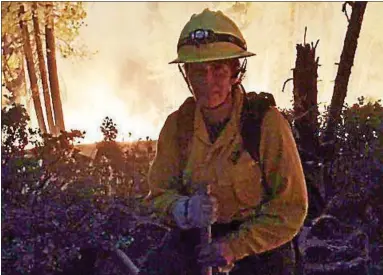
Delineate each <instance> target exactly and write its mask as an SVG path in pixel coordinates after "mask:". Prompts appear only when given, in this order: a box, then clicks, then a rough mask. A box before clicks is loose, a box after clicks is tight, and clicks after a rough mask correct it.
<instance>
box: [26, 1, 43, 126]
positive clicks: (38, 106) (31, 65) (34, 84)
mask: <svg viewBox="0 0 383 275" xmlns="http://www.w3.org/2000/svg"><path fill="white" fill-rule="evenodd" d="M23 16H25V9H24V6H23V5H20V22H19V24H20V28H21V30H22V33H23V39H24V53H25V60H26V62H27V68H28V74H29V80H30V83H31V89H32V99H33V104H34V107H35V111H36V116H37V122H38V125H39V128H40V130H41V132H42V133H46V132H47V128H46V126H45V121H44V115H43V109H42V107H41V101H40V95H39V89H38V85H37V77H36V70H35V66H34V62H33V55H32V47H31V41H30V39H29V32H28V26H27V24H25V23H24V21H23V20H24V19H23Z"/></svg>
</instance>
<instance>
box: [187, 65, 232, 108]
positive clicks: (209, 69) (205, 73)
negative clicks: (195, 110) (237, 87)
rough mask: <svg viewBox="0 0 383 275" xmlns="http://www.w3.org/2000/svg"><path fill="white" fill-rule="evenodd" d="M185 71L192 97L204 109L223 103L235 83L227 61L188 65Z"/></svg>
mask: <svg viewBox="0 0 383 275" xmlns="http://www.w3.org/2000/svg"><path fill="white" fill-rule="evenodd" d="M185 69H186V75H187V77H188V79H189V81H190V84H191V86H192V88H193V93H194V96H195V98H196V100H197V102H199V103H200V104H201V106H202V107H204V108H214V107H216V106H218V105H220V104H221V103H223V102H224V101H225V99H226V98H227V97H228V96H229V93H230V92H231V87H232V85H233V84H234V83H235V81H236V79H235V78H234V77H233V69H232V66H230V63H229V62H228V61H213V62H203V63H189V64H186V66H185Z"/></svg>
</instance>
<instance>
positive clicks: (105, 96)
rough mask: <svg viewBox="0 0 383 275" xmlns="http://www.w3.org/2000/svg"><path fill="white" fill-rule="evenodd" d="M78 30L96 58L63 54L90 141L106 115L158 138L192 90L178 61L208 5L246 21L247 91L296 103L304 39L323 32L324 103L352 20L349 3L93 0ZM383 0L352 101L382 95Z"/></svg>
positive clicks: (64, 73)
mask: <svg viewBox="0 0 383 275" xmlns="http://www.w3.org/2000/svg"><path fill="white" fill-rule="evenodd" d="M86 7H87V13H88V15H87V18H86V20H85V23H86V24H87V26H86V27H84V28H83V29H82V30H81V32H80V35H79V37H78V41H77V42H78V43H84V44H85V45H86V46H87V47H88V48H89V50H90V51H97V53H96V54H95V55H93V56H92V57H91V58H90V59H85V60H78V59H62V58H60V57H58V71H59V79H60V87H61V91H62V101H63V110H64V117H65V123H66V128H67V130H70V129H80V130H85V131H86V132H87V134H86V138H85V140H84V141H85V142H95V141H100V140H101V139H102V134H101V131H100V128H99V127H100V125H101V122H102V120H103V118H104V117H106V116H109V117H111V118H112V119H113V120H114V122H115V123H116V124H117V128H118V129H119V135H118V138H117V140H119V141H128V140H129V133H131V134H132V135H131V136H130V140H131V139H138V138H143V139H144V138H146V136H149V137H150V138H152V139H157V138H158V135H159V132H160V130H161V127H162V126H163V123H164V121H165V119H166V117H167V116H168V115H169V114H170V113H171V112H173V111H175V110H176V109H177V108H178V107H179V106H180V105H181V104H182V102H183V101H184V100H185V99H186V98H187V97H188V96H190V92H189V90H188V89H187V86H186V84H185V82H184V80H183V78H182V76H181V74H180V73H179V71H178V68H177V66H176V65H169V64H168V62H170V61H171V60H173V59H174V58H176V45H177V41H178V38H179V35H180V32H181V30H182V28H183V26H184V25H185V24H186V23H187V21H188V20H189V19H190V17H191V15H192V14H194V13H200V12H202V10H203V9H204V8H207V7H208V8H211V9H212V10H222V11H223V12H224V13H225V14H227V15H228V16H229V17H231V18H232V19H233V20H234V21H235V22H236V23H237V24H238V25H239V27H240V29H241V31H242V33H243V35H244V37H245V39H246V40H247V45H248V50H249V51H252V52H254V53H256V56H255V57H251V58H249V59H248V69H247V73H246V77H245V79H244V87H245V89H246V90H247V91H266V92H270V93H272V94H273V95H274V97H275V99H276V101H277V104H278V106H280V107H282V108H291V107H292V102H291V100H292V96H293V95H292V82H289V83H288V84H287V85H286V88H285V91H284V92H282V86H283V83H284V81H285V80H287V79H288V78H291V77H292V70H291V69H292V68H294V64H295V58H296V49H295V47H296V44H297V43H303V37H304V29H305V26H307V35H306V42H314V43H315V42H316V41H317V40H318V39H320V41H319V44H318V47H317V50H316V54H317V56H319V58H320V61H319V63H320V64H321V66H320V67H319V70H318V75H319V77H318V79H319V80H320V81H319V82H318V90H319V94H318V102H320V106H319V107H320V109H323V107H324V105H325V104H326V103H327V104H328V103H329V102H330V100H331V96H332V92H333V86H334V79H335V76H336V72H337V66H336V65H335V63H336V62H339V59H340V54H341V51H342V48H343V41H344V37H345V34H346V30H347V19H346V17H345V15H344V14H343V13H342V11H341V9H342V2H331V3H328V2H310V3H308V2H304V3H303V2H292V3H290V2H258V3H240V4H237V5H234V3H229V2H224V3H218V2H114V3H113V2H88V3H87V6H86ZM382 18H383V3H368V5H367V9H366V12H365V17H364V21H363V25H362V30H361V34H360V38H359V41H358V48H357V53H356V57H355V61H354V67H353V68H352V74H351V78H350V82H349V89H348V94H347V98H346V102H347V103H349V104H352V103H354V102H356V101H357V98H358V97H359V96H361V95H364V96H365V97H367V98H370V99H372V100H376V99H382V98H383V75H382V73H381V66H382V65H381V64H383V54H382V51H383V32H382V31H381V26H382V23H383V22H382Z"/></svg>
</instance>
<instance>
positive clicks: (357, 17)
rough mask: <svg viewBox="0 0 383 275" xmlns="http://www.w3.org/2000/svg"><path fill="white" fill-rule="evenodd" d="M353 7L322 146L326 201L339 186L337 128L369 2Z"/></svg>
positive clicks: (354, 4)
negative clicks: (336, 178)
mask: <svg viewBox="0 0 383 275" xmlns="http://www.w3.org/2000/svg"><path fill="white" fill-rule="evenodd" d="M347 3H349V2H347ZM351 5H352V13H351V18H350V20H349V24H348V28H347V33H346V37H345V40H344V44H343V50H342V54H341V56H340V62H339V67H338V72H337V75H336V78H335V86H334V93H333V96H332V99H331V105H330V110H329V114H328V121H327V128H326V130H325V132H324V136H323V144H322V145H321V154H322V158H323V160H324V164H325V166H324V171H323V180H324V182H326V185H325V187H326V188H325V189H326V190H325V192H326V200H328V199H330V198H331V197H333V195H334V193H335V191H336V190H337V186H335V184H334V180H333V172H332V169H331V162H332V160H333V159H334V156H335V155H336V152H335V149H336V147H335V142H336V138H335V137H336V126H337V124H338V123H339V122H340V115H341V111H342V107H343V104H344V100H345V98H346V95H347V86H348V81H349V78H350V75H351V67H352V66H353V64H354V58H355V52H356V48H357V45H358V38H359V34H360V30H361V27H362V21H363V15H364V12H365V10H366V5H367V2H352V4H351Z"/></svg>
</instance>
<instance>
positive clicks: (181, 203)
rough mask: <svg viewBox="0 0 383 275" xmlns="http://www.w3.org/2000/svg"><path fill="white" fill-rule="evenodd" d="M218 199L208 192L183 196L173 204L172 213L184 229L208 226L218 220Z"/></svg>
mask: <svg viewBox="0 0 383 275" xmlns="http://www.w3.org/2000/svg"><path fill="white" fill-rule="evenodd" d="M217 212H218V203H217V199H216V198H214V197H212V196H209V195H207V194H206V193H200V192H199V193H197V194H196V195H193V196H191V197H181V198H180V199H178V200H177V201H176V203H175V204H174V206H173V209H172V213H173V216H174V220H175V221H176V223H177V225H178V226H179V227H180V228H182V229H190V228H196V227H197V228H202V227H207V226H209V225H211V224H212V223H214V222H215V221H216V220H217Z"/></svg>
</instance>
